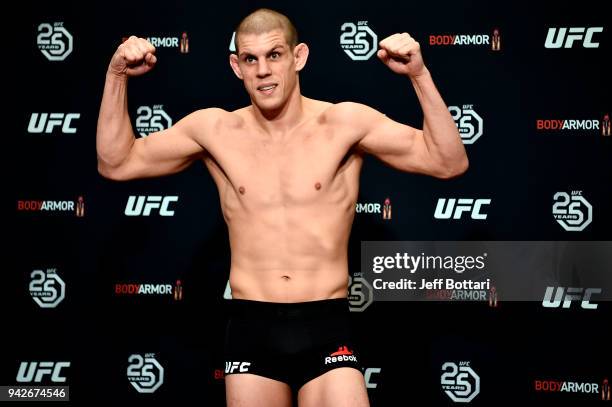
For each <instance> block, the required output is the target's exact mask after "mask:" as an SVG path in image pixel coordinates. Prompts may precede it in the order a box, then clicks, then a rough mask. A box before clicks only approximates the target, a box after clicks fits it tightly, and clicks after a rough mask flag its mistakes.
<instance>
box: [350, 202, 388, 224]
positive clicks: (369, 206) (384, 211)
mask: <svg viewBox="0 0 612 407" xmlns="http://www.w3.org/2000/svg"><path fill="white" fill-rule="evenodd" d="M355 213H379V214H381V217H382V218H383V219H385V220H390V219H391V216H392V205H391V200H390V199H389V198H385V200H384V201H383V203H382V204H380V203H377V202H356V203H355Z"/></svg>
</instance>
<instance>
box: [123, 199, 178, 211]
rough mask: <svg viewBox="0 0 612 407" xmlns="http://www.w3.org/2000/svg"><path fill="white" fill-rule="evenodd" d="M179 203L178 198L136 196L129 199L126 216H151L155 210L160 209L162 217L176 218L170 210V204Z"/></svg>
mask: <svg viewBox="0 0 612 407" xmlns="http://www.w3.org/2000/svg"><path fill="white" fill-rule="evenodd" d="M176 201H178V196H163V197H162V196H134V195H131V196H130V197H129V198H128V203H127V206H126V207H125V215H126V216H150V215H151V211H152V210H153V209H157V208H159V214H160V216H174V211H173V210H170V209H168V206H169V205H170V202H176Z"/></svg>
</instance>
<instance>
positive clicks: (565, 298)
mask: <svg viewBox="0 0 612 407" xmlns="http://www.w3.org/2000/svg"><path fill="white" fill-rule="evenodd" d="M553 292H554V293H555V295H554V300H553ZM593 294H601V288H586V289H584V288H581V287H568V288H565V287H546V293H545V294H544V300H543V301H542V306H543V307H544V308H559V307H562V308H569V307H570V306H571V305H572V301H574V300H576V301H580V306H581V307H582V308H583V309H597V306H598V304H592V303H591V302H590V300H591V296H592V295H593ZM561 303H563V305H561Z"/></svg>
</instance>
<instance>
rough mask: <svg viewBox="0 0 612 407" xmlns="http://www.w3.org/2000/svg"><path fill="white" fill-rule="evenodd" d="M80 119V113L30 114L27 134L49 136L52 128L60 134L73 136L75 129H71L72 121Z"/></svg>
mask: <svg viewBox="0 0 612 407" xmlns="http://www.w3.org/2000/svg"><path fill="white" fill-rule="evenodd" d="M80 117H81V114H80V113H32V115H31V116H30V122H29V123H28V133H32V134H38V133H46V134H50V133H53V129H54V128H57V129H59V130H61V133H64V134H74V133H76V131H77V129H76V128H75V127H73V126H74V125H73V123H72V121H73V120H76V119H79V118H80ZM59 130H58V131H59Z"/></svg>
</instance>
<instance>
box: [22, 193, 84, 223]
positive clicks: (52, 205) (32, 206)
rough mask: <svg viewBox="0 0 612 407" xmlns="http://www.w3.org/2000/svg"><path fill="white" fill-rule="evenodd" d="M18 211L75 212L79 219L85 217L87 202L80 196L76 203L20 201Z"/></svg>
mask: <svg viewBox="0 0 612 407" xmlns="http://www.w3.org/2000/svg"><path fill="white" fill-rule="evenodd" d="M17 210H18V211H29V212H35V211H40V212H73V213H74V214H75V215H76V216H77V217H79V218H81V217H83V216H85V202H84V201H83V197H82V196H79V197H78V199H77V200H76V201H51V200H47V201H35V200H21V199H20V200H18V201H17Z"/></svg>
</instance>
